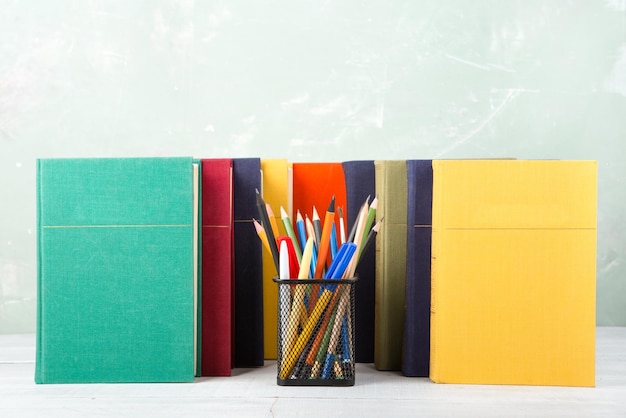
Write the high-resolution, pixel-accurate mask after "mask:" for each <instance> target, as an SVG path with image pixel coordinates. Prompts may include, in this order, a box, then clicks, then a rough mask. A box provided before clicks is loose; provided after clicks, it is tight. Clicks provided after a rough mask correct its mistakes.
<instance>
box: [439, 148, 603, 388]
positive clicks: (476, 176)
mask: <svg viewBox="0 0 626 418" xmlns="http://www.w3.org/2000/svg"><path fill="white" fill-rule="evenodd" d="M596 205H597V164H596V162H594V161H513V160H508V161H507V160H484V161H481V160H465V161H455V160H449V161H433V235H432V240H433V243H432V289H431V295H432V306H431V310H432V315H431V365H430V377H431V379H432V380H433V381H435V382H441V383H477V384H518V385H557V386H594V385H595V326H596V325H595V312H596V311H595V302H596V299H595V298H596V296H595V294H596V293H595V289H596V288H595V280H596Z"/></svg>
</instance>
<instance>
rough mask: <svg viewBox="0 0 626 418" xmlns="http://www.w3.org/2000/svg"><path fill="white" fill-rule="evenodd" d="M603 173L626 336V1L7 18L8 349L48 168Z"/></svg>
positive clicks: (54, 5) (3, 125) (1, 266)
mask: <svg viewBox="0 0 626 418" xmlns="http://www.w3.org/2000/svg"><path fill="white" fill-rule="evenodd" d="M143 155H146V156H147V155H193V156H196V157H212V156H229V157H244V156H260V157H281V158H289V159H290V160H292V161H342V160H351V159H374V158H379V159H404V158H450V157H517V158H540V159H542V158H559V159H596V160H598V162H599V202H598V207H599V210H598V279H597V289H598V292H597V293H598V309H597V312H598V317H597V318H598V324H600V325H626V245H625V244H626V184H625V175H626V169H625V159H626V157H625V155H626V1H624V0H613V1H601V0H597V1H591V0H589V1H556V0H555V1H545V0H539V1H522V0H520V1H495V0H494V1H485V0H482V1H469V0H452V1H451V0H448V1H445V0H437V1H421V0H420V1H417V0H411V1H397V0H386V1H362V0H361V1H355V0H344V1H330V0H317V1H297V0H290V1H288V0H279V1H253V0H246V1H243V0H241V1H226V0H225V1H199V0H198V1H193V0H179V1H174V0H171V1H147V0H144V1H139V0H136V1H130V0H116V1H104V0H101V1H82V0H72V1H70V0H56V1H43V0H42V1H34V0H31V1H17V0H0V196H2V197H1V199H2V203H1V204H0V211H1V212H0V213H1V216H0V280H1V281H0V333H15V332H32V331H34V329H35V311H36V308H35V302H36V255H35V159H36V158H37V157H61V156H63V157H68V156H143Z"/></svg>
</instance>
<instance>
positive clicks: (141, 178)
mask: <svg viewBox="0 0 626 418" xmlns="http://www.w3.org/2000/svg"><path fill="white" fill-rule="evenodd" d="M193 204H194V198H193V169H192V159H191V158H187V157H175V158H83V159H40V160H38V162H37V218H38V219H37V224H38V226H37V229H38V230H37V234H38V235H37V255H38V279H37V280H38V282H37V283H38V289H37V297H38V303H37V307H38V310H37V350H36V370H35V381H36V382H37V383H96V382H188V381H193V379H194V372H195V370H194V315H195V313H194V255H193V251H194V244H193V240H194V230H193V229H194V222H193V216H194V213H193V212H194V211H193Z"/></svg>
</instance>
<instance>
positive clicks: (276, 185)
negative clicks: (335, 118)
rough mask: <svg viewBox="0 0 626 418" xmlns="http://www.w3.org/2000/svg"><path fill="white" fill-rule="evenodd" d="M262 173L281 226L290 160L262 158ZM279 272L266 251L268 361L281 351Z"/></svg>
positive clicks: (266, 195) (286, 202)
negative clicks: (279, 336)
mask: <svg viewBox="0 0 626 418" xmlns="http://www.w3.org/2000/svg"><path fill="white" fill-rule="evenodd" d="M261 173H262V175H261V182H262V186H263V190H262V194H263V199H264V200H265V203H268V204H269V205H270V206H271V207H272V211H273V212H274V214H275V216H277V223H278V224H279V225H280V224H281V222H280V220H279V219H280V207H281V206H282V207H283V208H285V210H287V208H288V207H289V194H290V190H289V163H288V161H287V160H286V159H280V158H279V159H261ZM257 216H258V215H257ZM276 235H278V234H276ZM277 275H278V272H277V271H276V267H275V265H274V260H273V258H272V255H271V254H270V253H269V252H268V251H263V334H264V339H263V346H264V357H265V358H266V359H268V360H275V359H276V357H277V354H278V344H277V343H278V340H277V338H278V288H277V285H276V283H274V282H273V281H272V279H273V278H274V277H276V276H277Z"/></svg>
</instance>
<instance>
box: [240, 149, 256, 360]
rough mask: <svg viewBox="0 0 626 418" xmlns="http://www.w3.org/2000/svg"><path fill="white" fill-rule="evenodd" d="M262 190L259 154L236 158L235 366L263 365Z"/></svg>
mask: <svg viewBox="0 0 626 418" xmlns="http://www.w3.org/2000/svg"><path fill="white" fill-rule="evenodd" d="M255 189H257V190H261V161H260V159H259V158H234V159H233V207H234V225H233V228H234V240H235V242H234V248H235V250H234V254H233V257H234V259H233V266H234V270H235V317H234V321H235V334H234V367H258V366H263V261H262V248H261V245H262V244H261V241H260V240H259V238H258V237H257V235H256V232H255V230H254V226H253V224H252V219H253V218H255V219H256V218H258V217H259V216H258V211H257V206H256V192H255Z"/></svg>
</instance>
